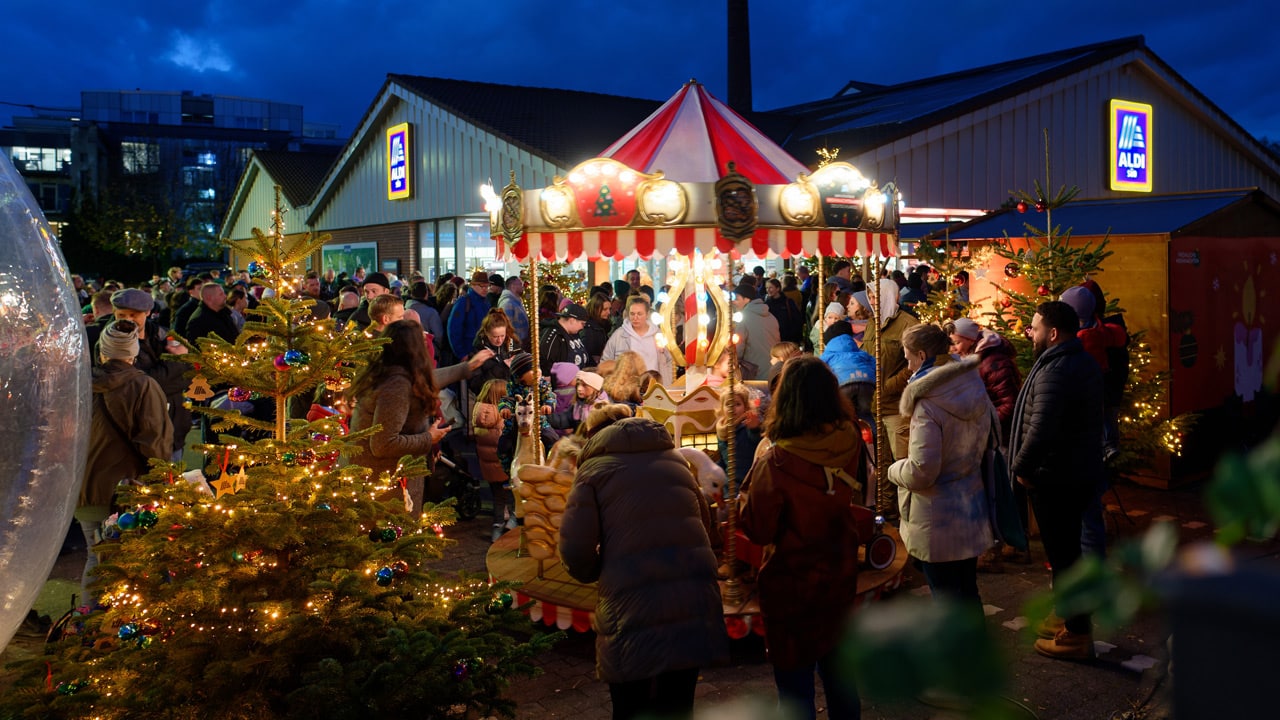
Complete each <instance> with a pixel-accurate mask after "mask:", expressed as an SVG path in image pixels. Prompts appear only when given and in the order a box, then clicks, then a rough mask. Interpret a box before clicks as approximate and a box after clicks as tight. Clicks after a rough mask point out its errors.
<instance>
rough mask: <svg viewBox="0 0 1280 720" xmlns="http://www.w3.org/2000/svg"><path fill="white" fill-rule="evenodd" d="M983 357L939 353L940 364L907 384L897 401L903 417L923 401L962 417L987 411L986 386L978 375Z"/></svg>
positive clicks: (967, 417) (908, 415)
mask: <svg viewBox="0 0 1280 720" xmlns="http://www.w3.org/2000/svg"><path fill="white" fill-rule="evenodd" d="M979 362H980V358H978V357H977V356H976V355H970V356H969V357H967V358H964V359H962V360H956V359H954V358H952V357H951V356H949V355H940V356H938V365H937V366H936V367H935V368H934V369H933V370H930V371H929V372H928V373H926V374H925V376H924V377H922V378H920V379H918V380H914V381H912V382H910V383H908V384H907V388H906V389H905V390H903V391H902V399H901V400H900V401H899V402H898V409H899V412H901V413H902V416H903V417H910V416H911V414H912V413H913V412H914V411H915V408H916V404H917V403H919V402H920V401H922V400H926V399H927V400H929V402H931V403H933V404H934V405H936V406H938V407H939V408H941V409H943V410H945V411H946V412H947V413H948V414H950V415H953V416H955V417H957V418H959V419H961V420H975V419H977V418H979V417H981V416H982V415H984V414H986V413H987V411H988V404H989V403H986V402H983V401H984V400H986V399H987V388H986V385H984V384H983V383H982V376H980V375H979V374H978V364H979Z"/></svg>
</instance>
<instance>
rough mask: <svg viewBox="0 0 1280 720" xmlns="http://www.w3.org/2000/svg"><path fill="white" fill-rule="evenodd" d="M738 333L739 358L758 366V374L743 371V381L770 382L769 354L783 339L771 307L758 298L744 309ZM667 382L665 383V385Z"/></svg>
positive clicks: (770, 358)
mask: <svg viewBox="0 0 1280 720" xmlns="http://www.w3.org/2000/svg"><path fill="white" fill-rule="evenodd" d="M733 329H734V332H736V333H738V337H739V338H740V342H739V344H738V358H739V359H740V360H744V361H746V362H749V363H753V364H754V365H755V366H756V372H755V374H753V375H748V374H747V372H746V371H745V369H744V371H743V373H742V379H743V380H768V379H769V365H770V363H772V362H773V359H772V357H770V355H769V353H770V351H771V350H773V346H774V345H777V344H778V342H779V341H780V340H781V338H780V337H779V335H778V321H777V319H775V318H774V317H773V315H772V314H770V313H769V307H768V306H767V305H765V304H764V303H763V302H762V301H761V300H759V299H758V298H757V299H755V300H752V301H751V302H749V303H747V304H746V305H745V306H744V307H743V308H742V322H740V323H738V324H736V325H734V326H733ZM666 384H667V382H666V381H664V382H663V385H666Z"/></svg>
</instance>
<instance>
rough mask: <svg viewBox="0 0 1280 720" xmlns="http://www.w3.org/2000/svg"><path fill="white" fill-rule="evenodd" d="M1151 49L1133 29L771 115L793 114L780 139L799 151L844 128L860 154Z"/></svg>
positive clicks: (845, 139)
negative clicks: (1106, 39) (1124, 33)
mask: <svg viewBox="0 0 1280 720" xmlns="http://www.w3.org/2000/svg"><path fill="white" fill-rule="evenodd" d="M1145 48H1146V45H1145V43H1144V41H1143V39H1142V37H1141V36H1134V37H1127V38H1122V39H1119V40H1112V41H1109V42H1103V43H1097V44H1094V45H1085V46H1082V47H1076V48H1069V49H1067V50H1059V51H1056V52H1051V53H1045V54H1042V55H1035V56H1032V57H1028V58H1021V59H1018V60H1010V61H1008V62H1003V63H998V64H995V65H987V66H985V67H979V68H973V69H971V70H963V71H960V72H954V73H948V74H946V75H937V76H934V77H928V78H924V79H921V80H915V81H912V82H906V83H900V84H897V85H887V86H876V85H873V84H871V83H862V82H857V81H851V82H849V83H848V84H846V85H845V86H844V88H842V89H841V90H840V92H839V93H838V94H837V95H836V96H835V97H831V98H827V99H824V100H817V101H814V102H809V103H803V104H800V105H793V106H790V107H785V108H779V109H777V110H772V111H770V112H769V114H771V115H775V116H779V117H785V118H787V119H789V121H790V123H789V128H788V130H787V132H786V135H785V137H781V138H776V139H778V140H779V141H780V142H781V143H782V146H783V147H784V148H787V149H788V150H790V151H791V152H792V153H793V154H801V155H802V156H803V155H805V154H806V153H807V152H809V151H810V150H811V149H812V148H815V147H821V146H823V145H825V144H826V139H827V138H828V137H830V136H832V135H839V136H840V138H841V142H842V143H844V144H845V145H846V147H845V148H844V149H845V150H846V151H847V154H848V155H855V154H857V153H858V152H862V151H864V150H866V149H869V148H873V147H877V146H881V145H884V144H885V143H887V142H889V141H891V140H895V139H897V138H900V137H905V136H907V135H910V134H911V133H914V132H916V131H918V130H921V129H923V128H927V127H930V126H932V125H935V124H937V123H938V122H940V121H941V120H944V119H948V118H952V117H955V116H957V115H960V114H963V113H965V112H968V111H970V110H973V109H976V108H979V107H985V106H987V105H990V104H991V103H993V102H995V101H996V100H999V99H1003V98H1006V97H1012V96H1014V95H1016V94H1017V93H1019V92H1023V91H1025V90H1028V89H1031V88H1035V87H1039V86H1041V85H1043V84H1045V83H1046V82H1048V81H1049V80H1051V79H1053V78H1057V77H1062V76H1064V75H1068V74H1070V73H1072V72H1076V71H1079V70H1081V69H1084V68H1087V67H1091V66H1093V65H1096V64H1098V63H1100V62H1103V61H1104V60H1107V59H1110V58H1112V57H1116V56H1118V55H1122V54H1124V53H1127V52H1131V51H1134V50H1142V49H1145ZM850 144H851V145H852V146H849V145H850Z"/></svg>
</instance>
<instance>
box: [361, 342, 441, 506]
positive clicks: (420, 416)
mask: <svg viewBox="0 0 1280 720" xmlns="http://www.w3.org/2000/svg"><path fill="white" fill-rule="evenodd" d="M412 390H413V380H412V378H410V377H409V371H408V370H406V369H404V368H401V367H391V368H387V371H386V375H385V376H384V377H383V378H382V381H381V382H379V383H378V384H377V386H375V387H373V388H371V389H369V390H368V391H366V392H365V393H363V394H362V395H361V396H359V397H357V398H356V405H355V409H354V410H353V411H352V415H351V431H352V432H356V431H358V430H367V429H369V428H371V427H373V426H374V425H380V426H381V429H380V430H378V432H376V433H374V434H373V435H372V436H371V437H369V438H367V439H365V440H360V441H359V448H360V449H359V451H358V452H357V453H356V455H355V457H353V458H352V459H351V462H352V464H353V465H360V466H362V467H367V468H369V469H370V470H372V471H373V477H374V478H377V477H378V476H379V475H380V474H381V473H383V472H388V473H394V472H395V470H396V466H397V465H398V464H399V461H400V458H401V457H402V456H405V455H415V456H422V455H427V454H428V453H430V452H431V432H430V429H431V425H432V423H434V422H435V418H433V417H431V416H429V415H427V409H426V407H425V406H424V405H423V403H422V401H421V400H419V399H418V398H417V397H415V396H414V395H413V392H412ZM410 479H411V480H413V479H417V480H419V481H420V480H421V478H410ZM415 510H416V507H415Z"/></svg>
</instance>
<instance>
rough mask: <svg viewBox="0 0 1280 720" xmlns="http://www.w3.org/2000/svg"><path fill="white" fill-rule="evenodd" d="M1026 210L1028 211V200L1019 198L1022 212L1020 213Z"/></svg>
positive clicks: (1019, 209) (1019, 206) (1019, 210)
mask: <svg viewBox="0 0 1280 720" xmlns="http://www.w3.org/2000/svg"><path fill="white" fill-rule="evenodd" d="M1026 211H1027V201H1026V200H1019V201H1018V212H1020V213H1024V212H1026Z"/></svg>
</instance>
